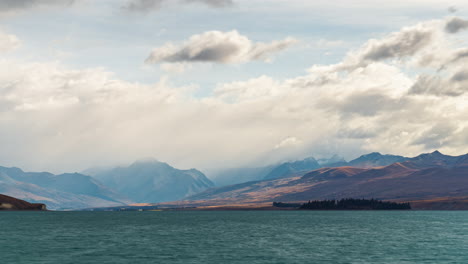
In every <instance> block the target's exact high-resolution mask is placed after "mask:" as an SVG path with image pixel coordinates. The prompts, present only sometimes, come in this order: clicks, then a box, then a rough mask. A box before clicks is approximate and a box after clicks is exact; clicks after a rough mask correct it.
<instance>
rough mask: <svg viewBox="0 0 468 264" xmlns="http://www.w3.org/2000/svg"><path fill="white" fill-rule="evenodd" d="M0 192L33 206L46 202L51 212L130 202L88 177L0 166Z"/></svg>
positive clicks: (77, 174)
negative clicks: (53, 210)
mask: <svg viewBox="0 0 468 264" xmlns="http://www.w3.org/2000/svg"><path fill="white" fill-rule="evenodd" d="M0 193H2V194H6V195H10V196H13V197H16V198H19V199H23V200H27V201H28V202H32V203H44V204H46V205H47V207H48V208H49V209H75V208H85V207H90V206H109V205H113V206H118V205H124V204H126V203H128V202H130V200H129V199H127V198H125V197H124V196H122V195H120V194H118V193H116V192H114V191H113V190H111V189H109V188H107V187H106V186H104V185H103V184H102V183H100V182H99V181H97V180H96V179H94V178H92V177H90V176H87V175H83V174H79V173H65V174H60V175H54V174H52V173H48V172H24V171H23V170H21V169H19V168H6V167H0Z"/></svg>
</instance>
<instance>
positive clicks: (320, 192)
mask: <svg viewBox="0 0 468 264" xmlns="http://www.w3.org/2000/svg"><path fill="white" fill-rule="evenodd" d="M467 160H468V156H467V155H463V156H458V157H452V156H446V155H443V154H440V153H439V152H434V153H430V154H422V155H420V156H418V157H415V158H411V159H406V161H403V162H397V163H394V164H391V165H388V166H382V167H376V168H355V167H338V168H322V169H318V170H314V171H311V172H309V173H307V174H305V175H304V176H294V177H289V178H283V179H273V180H264V181H257V182H249V183H244V184H238V185H232V186H226V187H222V188H214V189H210V190H207V191H205V192H202V193H200V194H197V195H194V196H191V197H189V198H187V199H186V203H187V204H194V205H197V204H207V205H211V204H212V205H221V204H239V203H259V202H272V201H278V202H281V201H283V202H290V201H307V200H320V199H341V198H378V199H385V200H397V201H426V200H434V199H440V198H452V199H461V198H463V197H468V166H467V165H468V163H467V162H466V161H467Z"/></svg>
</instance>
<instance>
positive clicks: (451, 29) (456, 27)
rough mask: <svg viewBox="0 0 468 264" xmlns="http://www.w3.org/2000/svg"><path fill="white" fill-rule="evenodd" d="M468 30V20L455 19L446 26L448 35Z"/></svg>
mask: <svg viewBox="0 0 468 264" xmlns="http://www.w3.org/2000/svg"><path fill="white" fill-rule="evenodd" d="M466 28H468V20H464V19H461V18H459V17H453V18H452V19H450V20H449V21H447V24H446V25H445V31H447V32H448V33H457V32H459V31H461V30H464V29H466Z"/></svg>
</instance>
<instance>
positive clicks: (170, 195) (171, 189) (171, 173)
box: [94, 160, 214, 203]
mask: <svg viewBox="0 0 468 264" xmlns="http://www.w3.org/2000/svg"><path fill="white" fill-rule="evenodd" d="M94 177H96V178H97V179H99V180H100V181H102V182H103V183H104V184H106V185H107V186H109V187H110V188H113V189H115V190H117V191H118V192H120V193H122V194H124V195H126V196H127V197H129V198H130V199H131V200H132V201H134V202H137V203H146V202H164V201H173V200H178V199H182V198H184V197H186V196H188V195H192V194H195V193H198V192H201V191H204V190H206V189H208V188H211V187H213V186H214V184H213V183H212V182H211V181H210V180H209V179H208V178H207V177H206V176H205V175H204V174H203V173H202V172H200V171H198V170H195V169H191V170H178V169H175V168H173V167H171V166H169V165H168V164H167V163H164V162H159V161H156V160H151V161H139V162H135V163H133V164H132V165H130V166H128V167H118V168H114V169H110V170H105V171H101V172H98V173H96V174H95V175H94Z"/></svg>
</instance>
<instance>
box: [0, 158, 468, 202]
mask: <svg viewBox="0 0 468 264" xmlns="http://www.w3.org/2000/svg"><path fill="white" fill-rule="evenodd" d="M217 173H218V175H215V176H217V177H214V180H215V182H216V183H217V187H215V184H214V183H213V182H212V181H211V180H210V179H209V178H208V177H206V176H205V175H204V174H203V173H202V172H201V171H198V170H196V169H189V170H180V169H176V168H174V167H172V166H170V165H169V164H167V163H164V162H160V161H157V160H144V161H137V162H135V163H133V164H131V165H129V166H123V167H115V168H109V169H90V170H87V171H85V172H83V173H65V174H59V175H55V174H52V173H48V172H24V171H23V170H21V169H19V168H6V167H0V193H2V194H6V195H9V196H14V197H17V198H19V199H24V200H26V201H28V202H32V203H44V204H46V205H47V207H48V208H50V209H78V208H92V207H115V206H117V207H119V206H126V205H138V204H152V205H155V204H160V203H165V204H170V203H171V202H173V201H179V202H177V204H184V205H190V206H199V205H223V204H255V203H265V202H269V203H270V202H272V201H277V202H291V201H307V200H311V199H340V198H377V199H385V200H395V201H405V202H406V201H411V202H413V203H416V204H419V205H420V206H421V208H423V207H424V206H423V205H424V204H425V205H426V207H427V206H428V205H429V204H431V208H437V206H439V207H441V208H442V207H444V208H447V203H452V205H451V206H453V207H454V208H456V207H457V206H458V207H460V205H457V203H458V204H460V203H461V204H464V205H468V154H467V155H462V156H448V155H443V154H442V153H440V152H438V151H435V152H432V153H427V154H421V155H419V156H417V157H414V158H407V157H403V156H396V155H382V154H380V153H376V152H374V153H370V154H366V155H362V156H360V157H358V158H356V159H354V160H351V161H349V162H347V161H345V160H344V159H343V158H341V157H339V156H337V155H334V156H332V157H330V158H322V159H318V160H317V159H315V158H313V157H309V158H306V159H303V160H298V161H288V162H284V163H280V164H275V165H270V166H264V167H257V168H237V169H227V170H221V171H218V172H217ZM456 201H458V202H456ZM453 203H455V205H454V204H453ZM441 204H442V205H441ZM464 205H463V206H464ZM467 208H468V206H467Z"/></svg>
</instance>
